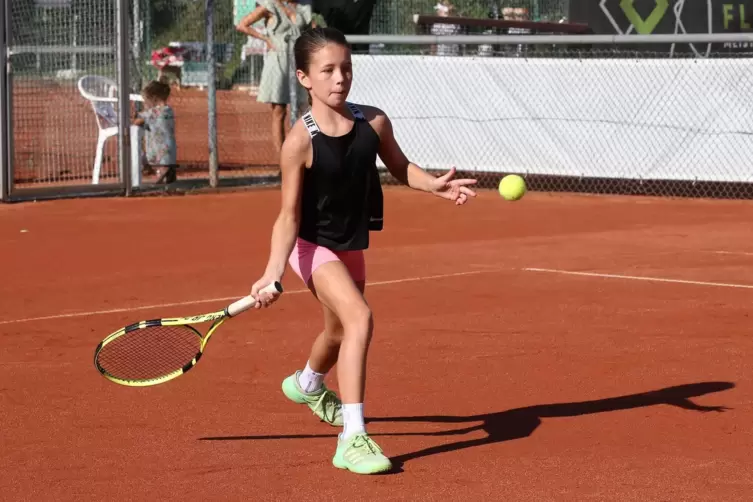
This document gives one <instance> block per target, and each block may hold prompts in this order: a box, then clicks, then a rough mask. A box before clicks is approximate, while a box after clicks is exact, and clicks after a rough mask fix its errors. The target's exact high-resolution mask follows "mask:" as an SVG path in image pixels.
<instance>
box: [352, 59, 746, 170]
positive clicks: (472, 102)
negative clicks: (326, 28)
mask: <svg viewBox="0 0 753 502" xmlns="http://www.w3.org/2000/svg"><path fill="white" fill-rule="evenodd" d="M353 62H354V85H353V89H352V91H351V94H350V97H349V100H350V101H353V102H355V103H363V104H370V105H374V106H377V107H380V108H381V109H383V110H384V111H385V112H386V113H387V115H389V117H390V118H391V120H392V121H393V124H394V127H395V131H396V135H397V138H398V141H399V142H400V145H401V146H402V148H403V150H404V151H405V152H406V154H407V155H408V157H409V158H410V159H411V160H412V161H414V162H416V163H417V164H419V165H421V166H423V167H430V168H447V167H450V166H451V165H455V166H457V167H458V169H470V170H477V171H488V172H496V171H499V172H520V173H532V174H551V175H576V176H599V177H613V178H628V177H629V178H643V179H675V180H715V181H750V180H752V179H753V163H752V162H751V154H752V153H753V64H752V62H751V60H745V59H655V60H650V59H636V60H630V59H590V60H589V59H587V60H576V59H527V60H526V59H522V58H471V57H431V56H425V57H424V56H385V55H377V56H368V55H354V56H353Z"/></svg>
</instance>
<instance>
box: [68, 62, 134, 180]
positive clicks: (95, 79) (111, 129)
mask: <svg viewBox="0 0 753 502" xmlns="http://www.w3.org/2000/svg"><path fill="white" fill-rule="evenodd" d="M78 90H79V92H80V93H81V95H82V96H83V97H84V98H85V99H87V100H89V102H91V105H92V109H93V110H94V115H95V117H96V119H97V127H98V128H99V137H98V138H97V153H96V156H95V157H94V170H93V172H92V184H94V185H97V184H99V175H100V172H101V170H102V157H103V156H104V150H105V143H106V142H107V139H108V138H111V137H113V136H117V135H118V111H117V106H118V86H117V84H116V83H115V82H114V81H113V80H111V79H109V78H107V77H102V76H100V75H85V76H83V77H81V78H80V79H79V81H78ZM129 99H130V100H131V101H139V102H143V101H144V100H143V98H142V97H141V95H139V94H130V96H129ZM132 161H133V159H132Z"/></svg>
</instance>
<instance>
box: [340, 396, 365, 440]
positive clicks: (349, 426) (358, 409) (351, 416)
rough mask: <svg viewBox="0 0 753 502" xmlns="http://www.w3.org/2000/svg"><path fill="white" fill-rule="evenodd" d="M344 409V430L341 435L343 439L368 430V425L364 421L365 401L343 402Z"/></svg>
mask: <svg viewBox="0 0 753 502" xmlns="http://www.w3.org/2000/svg"><path fill="white" fill-rule="evenodd" d="M342 410H343V432H342V435H341V437H342V438H343V439H345V438H347V437H350V436H352V435H353V434H358V433H359V432H366V427H365V425H364V423H363V403H357V404H343V408H342Z"/></svg>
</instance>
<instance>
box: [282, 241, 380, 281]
mask: <svg viewBox="0 0 753 502" xmlns="http://www.w3.org/2000/svg"><path fill="white" fill-rule="evenodd" d="M330 261H341V262H342V263H343V264H344V265H345V267H346V268H347V269H348V271H349V272H350V276H351V277H352V278H353V280H354V281H355V282H359V281H365V280H366V261H365V259H364V256H363V251H360V250H359V251H332V250H331V249H328V248H326V247H324V246H320V245H318V244H314V243H313V242H309V241H307V240H304V239H301V238H300V237H299V238H298V239H297V240H296V243H295V246H294V247H293V252H292V253H290V259H289V260H288V263H290V266H291V267H292V268H293V271H295V273H296V274H298V277H300V278H301V279H302V280H303V282H304V283H306V284H308V283H309V279H311V275H312V274H313V273H314V270H316V269H317V268H319V267H321V266H322V265H324V264H325V263H328V262H330Z"/></svg>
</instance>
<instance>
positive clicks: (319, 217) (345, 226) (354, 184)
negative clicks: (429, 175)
mask: <svg viewBox="0 0 753 502" xmlns="http://www.w3.org/2000/svg"><path fill="white" fill-rule="evenodd" d="M347 105H348V108H349V109H350V112H351V113H352V114H353V118H354V119H355V121H354V124H353V128H352V129H351V130H350V132H348V133H347V134H345V135H344V136H339V137H333V136H327V135H326V134H323V133H322V132H321V131H320V130H319V126H317V125H316V121H315V120H314V117H313V116H312V115H311V112H310V111H309V112H308V113H307V114H306V115H304V116H303V123H304V124H305V125H306V128H307V129H308V131H309V134H310V135H311V147H312V149H313V162H312V164H311V167H310V168H308V169H304V174H303V194H302V200H301V223H300V228H299V230H298V236H299V237H300V238H302V239H305V240H307V241H309V242H314V243H316V244H319V245H320V246H325V247H327V248H329V249H332V250H335V251H353V250H359V249H366V248H368V247H369V230H377V231H378V230H381V229H382V216H383V213H382V212H383V198H382V197H383V194H382V186H381V184H380V181H379V173H378V171H377V167H376V157H377V154H378V152H379V135H377V133H376V131H374V129H373V128H372V127H371V125H370V124H369V122H368V121H367V120H366V117H365V116H364V115H363V113H361V111H360V110H359V109H358V107H356V106H355V105H354V104H352V103H347Z"/></svg>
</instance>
